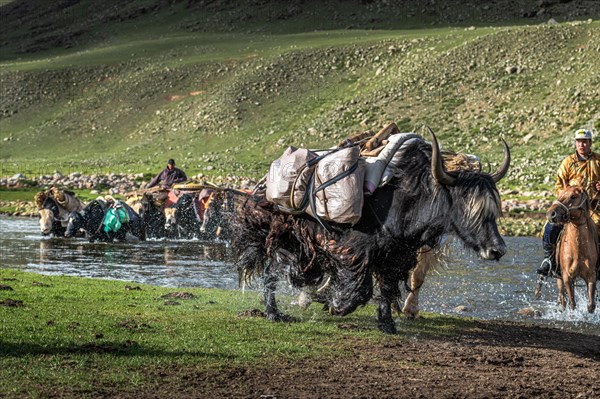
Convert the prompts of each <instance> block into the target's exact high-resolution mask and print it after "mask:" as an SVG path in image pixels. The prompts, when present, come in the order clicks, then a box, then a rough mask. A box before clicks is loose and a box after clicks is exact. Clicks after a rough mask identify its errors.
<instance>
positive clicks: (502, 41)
mask: <svg viewBox="0 0 600 399" xmlns="http://www.w3.org/2000/svg"><path fill="white" fill-rule="evenodd" d="M38 3H39V2H34V1H31V0H15V1H12V2H8V4H6V5H4V6H3V7H1V8H0V17H1V19H2V21H3V22H4V21H6V23H3V24H2V27H1V28H0V32H1V34H0V36H1V37H2V42H1V43H0V46H1V47H0V70H1V72H0V93H1V95H0V110H1V112H0V140H2V141H1V143H2V145H1V147H0V160H1V161H2V167H1V168H2V170H1V171H0V172H1V173H0V174H2V175H8V174H11V173H13V172H14V173H16V172H24V173H30V174H33V175H36V174H44V173H51V172H52V171H54V170H56V169H58V170H61V171H62V172H63V173H65V172H67V173H68V172H70V171H75V170H77V171H82V172H105V173H107V172H115V173H118V172H130V171H131V172H149V171H155V170H157V169H159V168H161V167H162V166H163V164H164V162H165V160H166V159H167V158H169V157H174V158H176V159H177V160H178V163H179V165H180V166H182V167H183V168H185V170H186V172H188V174H189V175H193V174H196V173H199V172H202V173H205V174H209V175H210V174H214V175H224V174H235V175H245V176H253V177H259V176H261V175H262V174H264V172H265V171H266V169H267V168H268V164H269V163H270V161H271V160H272V159H274V158H276V157H278V156H279V155H280V153H281V152H282V151H283V149H284V148H285V147H286V146H288V145H296V146H307V147H317V148H318V147H328V146H331V145H332V144H336V143H337V142H339V141H340V139H342V138H344V137H346V136H348V135H351V134H354V133H357V132H359V131H364V130H366V129H372V130H378V129H379V128H380V127H381V126H382V125H384V124H385V123H387V122H388V121H396V122H397V123H398V124H399V125H400V126H401V128H402V129H403V130H405V131H408V130H412V131H417V132H420V133H424V131H423V130H422V128H423V126H424V125H428V126H431V127H432V128H433V129H434V131H436V132H437V133H439V136H440V138H441V140H442V143H443V145H445V146H446V147H448V148H452V149H455V150H463V151H467V152H471V153H476V154H478V155H480V156H481V157H482V158H483V159H484V160H485V161H487V162H489V164H490V167H491V168H495V167H496V166H497V165H498V162H499V161H500V160H501V145H500V140H499V137H504V138H505V139H506V140H507V141H508V142H509V144H510V145H511V148H512V150H513V159H514V161H513V167H512V169H511V171H510V173H509V175H508V177H507V179H506V180H505V181H504V182H503V183H502V184H503V187H504V188H509V187H510V188H520V189H527V190H530V189H535V190H541V189H546V188H550V187H551V179H548V178H546V176H548V175H552V174H553V173H554V170H555V168H556V166H557V164H558V162H559V161H560V159H561V158H562V156H564V155H565V154H566V153H568V152H569V151H571V145H572V141H571V139H570V137H571V132H572V130H573V129H575V128H576V127H579V126H586V127H590V128H594V129H596V130H600V121H599V116H600V64H599V63H598V59H599V56H600V29H599V28H600V22H596V21H595V20H594V19H595V18H598V17H599V16H600V4H598V3H600V2H593V1H542V2H540V1H525V0H512V1H509V0H501V1H493V2H492V1H471V2H460V3H461V4H462V5H461V6H453V5H452V4H454V2H449V1H435V2H421V1H416V0H415V1H405V2H402V3H401V4H400V5H393V6H392V5H387V2H383V1H350V0H347V1H338V2H327V3H326V4H323V2H317V1H308V0H306V1H296V2H288V3H285V4H283V3H280V2H274V1H267V0H263V1H258V0H257V1H240V2H234V3H231V2H225V1H200V2H194V1H158V0H146V1H135V2H131V1H119V0H112V1H107V2H101V4H102V5H100V2H94V1H91V0H81V1H78V0H62V1H58V2H47V3H50V4H42V5H40V4H38ZM232 4H233V5H232ZM550 18H554V19H555V20H556V21H557V22H559V23H558V24H554V23H551V24H549V23H547V22H548V20H549V19H550Z"/></svg>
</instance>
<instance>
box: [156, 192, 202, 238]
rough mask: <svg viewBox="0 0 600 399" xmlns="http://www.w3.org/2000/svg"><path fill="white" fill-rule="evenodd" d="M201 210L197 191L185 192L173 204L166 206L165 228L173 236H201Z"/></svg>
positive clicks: (168, 234)
mask: <svg viewBox="0 0 600 399" xmlns="http://www.w3.org/2000/svg"><path fill="white" fill-rule="evenodd" d="M201 223H202V220H201V212H200V208H199V204H198V200H197V193H193V192H183V193H181V194H180V195H179V196H178V198H177V202H175V203H174V204H173V205H171V206H166V207H165V230H166V232H167V236H168V237H172V238H185V239H192V238H199V237H200V226H201Z"/></svg>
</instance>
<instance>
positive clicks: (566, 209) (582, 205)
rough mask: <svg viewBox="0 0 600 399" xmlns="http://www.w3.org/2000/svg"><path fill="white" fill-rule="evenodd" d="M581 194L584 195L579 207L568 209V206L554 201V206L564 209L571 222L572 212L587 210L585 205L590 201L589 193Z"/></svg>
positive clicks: (583, 192)
mask: <svg viewBox="0 0 600 399" xmlns="http://www.w3.org/2000/svg"><path fill="white" fill-rule="evenodd" d="M581 193H582V195H581V201H580V202H579V204H577V205H574V206H572V207H568V206H566V205H565V204H563V203H562V202H560V201H558V200H557V201H554V202H553V203H552V205H556V206H558V207H560V208H562V209H564V210H565V212H566V213H567V220H571V212H572V211H576V210H579V209H581V210H586V206H585V204H586V202H587V200H588V195H587V193H586V192H585V191H582V192H581Z"/></svg>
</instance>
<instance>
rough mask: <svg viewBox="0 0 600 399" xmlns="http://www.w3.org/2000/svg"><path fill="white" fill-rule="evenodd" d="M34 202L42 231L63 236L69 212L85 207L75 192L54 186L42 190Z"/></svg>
mask: <svg viewBox="0 0 600 399" xmlns="http://www.w3.org/2000/svg"><path fill="white" fill-rule="evenodd" d="M34 202H35V204H36V205H37V207H38V213H39V216H40V231H41V233H42V234H43V235H54V236H56V237H63V236H64V234H65V230H66V228H67V224H68V222H69V213H70V212H74V211H75V212H76V211H80V210H82V209H83V207H84V204H83V202H81V200H79V199H78V198H77V197H76V196H75V194H74V193H72V192H70V191H63V190H59V189H57V188H55V187H52V188H51V189H50V190H48V191H40V192H38V193H37V194H36V195H35V198H34Z"/></svg>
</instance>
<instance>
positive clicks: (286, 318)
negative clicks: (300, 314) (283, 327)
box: [267, 313, 298, 323]
mask: <svg viewBox="0 0 600 399" xmlns="http://www.w3.org/2000/svg"><path fill="white" fill-rule="evenodd" d="M267 320H269V321H274V322H277V323H295V322H297V321H298V319H296V318H295V317H293V316H290V315H287V314H283V313H271V314H267Z"/></svg>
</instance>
